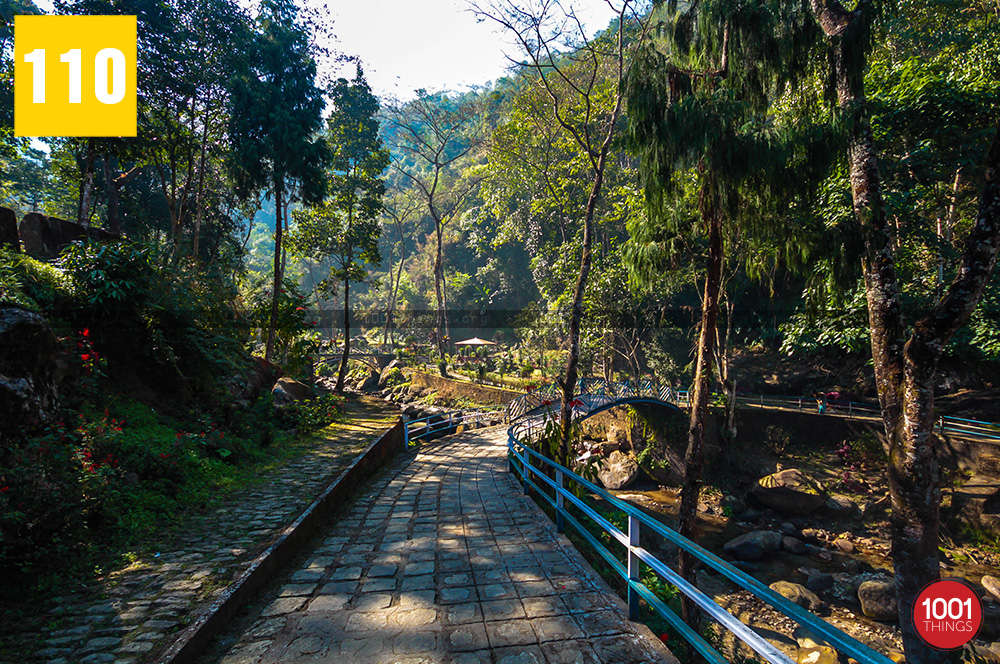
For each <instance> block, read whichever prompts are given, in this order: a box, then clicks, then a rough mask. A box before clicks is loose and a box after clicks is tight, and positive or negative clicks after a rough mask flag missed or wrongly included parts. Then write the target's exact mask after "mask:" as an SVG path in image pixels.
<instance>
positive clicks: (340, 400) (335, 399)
mask: <svg viewBox="0 0 1000 664" xmlns="http://www.w3.org/2000/svg"><path fill="white" fill-rule="evenodd" d="M345 401H346V399H345V398H344V397H342V396H340V395H337V394H322V395H320V396H318V397H316V398H315V399H310V400H307V401H298V402H296V404H295V406H294V413H295V425H296V427H297V428H298V429H299V431H302V432H307V431H316V430H318V429H322V428H324V427H328V426H330V425H331V424H333V423H334V422H339V421H340V420H341V419H342V418H343V414H344V412H343V411H344V402H345Z"/></svg>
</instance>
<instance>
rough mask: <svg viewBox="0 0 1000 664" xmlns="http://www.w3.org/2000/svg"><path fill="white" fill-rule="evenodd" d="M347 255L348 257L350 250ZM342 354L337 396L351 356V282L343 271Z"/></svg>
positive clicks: (341, 388)
mask: <svg viewBox="0 0 1000 664" xmlns="http://www.w3.org/2000/svg"><path fill="white" fill-rule="evenodd" d="M347 255H348V256H350V255H351V253H350V248H348V251H347ZM344 274H345V276H344V354H343V355H342V356H341V358H340V370H339V371H338V372H337V387H336V388H335V391H336V392H337V394H343V393H344V380H345V378H346V376H347V360H348V358H349V357H350V355H351V307H350V304H349V303H350V301H351V297H350V295H351V280H350V272H349V271H348V270H344Z"/></svg>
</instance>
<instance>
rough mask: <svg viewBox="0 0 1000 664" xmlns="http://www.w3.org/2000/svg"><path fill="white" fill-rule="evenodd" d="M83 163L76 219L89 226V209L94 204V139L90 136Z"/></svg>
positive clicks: (79, 222) (82, 224)
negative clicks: (78, 208) (78, 210)
mask: <svg viewBox="0 0 1000 664" xmlns="http://www.w3.org/2000/svg"><path fill="white" fill-rule="evenodd" d="M85 164H86V166H85V168H84V171H83V181H82V182H81V183H80V213H79V218H78V219H77V220H76V221H77V223H78V224H80V225H81V226H86V227H87V228H90V209H91V207H93V204H94V202H93V195H94V139H92V138H91V139H89V140H88V141H87V157H86V161H85Z"/></svg>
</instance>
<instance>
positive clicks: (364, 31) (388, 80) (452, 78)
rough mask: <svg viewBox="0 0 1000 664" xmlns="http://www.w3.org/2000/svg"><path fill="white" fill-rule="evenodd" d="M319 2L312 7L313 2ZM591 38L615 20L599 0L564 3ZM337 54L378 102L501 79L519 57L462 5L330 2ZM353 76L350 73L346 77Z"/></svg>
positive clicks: (403, 0) (461, 1)
mask: <svg viewBox="0 0 1000 664" xmlns="http://www.w3.org/2000/svg"><path fill="white" fill-rule="evenodd" d="M310 1H317V0H310ZM566 4H567V5H568V6H572V7H573V8H575V9H576V10H577V12H578V14H579V15H580V17H581V18H582V19H583V20H584V21H585V23H586V26H587V28H588V29H589V30H591V31H597V30H601V29H603V28H605V27H607V25H608V23H609V21H610V20H611V18H612V16H613V13H612V12H611V11H610V10H609V8H608V6H607V5H606V4H605V3H604V1H603V0H567V2H566ZM328 6H329V8H330V13H331V14H332V16H333V19H334V24H333V31H334V33H336V35H337V38H338V43H339V50H340V51H342V52H343V53H344V54H345V55H357V56H359V57H360V58H361V61H362V65H363V67H364V69H365V75H366V77H367V78H368V83H369V85H371V86H372V89H373V90H374V91H375V92H376V94H379V95H386V94H388V95H392V96H397V97H402V98H407V97H410V96H412V95H413V91H414V90H416V89H418V88H426V89H428V90H431V91H435V90H442V89H452V90H462V89H464V88H466V87H467V86H470V85H481V84H483V83H486V82H487V81H494V80H496V79H498V78H500V77H502V76H504V74H505V70H506V67H507V65H508V60H507V59H506V58H505V57H504V53H505V52H506V53H508V54H510V55H511V56H513V57H517V56H518V51H517V50H516V48H515V47H514V46H513V45H512V43H511V42H510V41H509V40H508V39H507V38H506V37H504V36H503V35H502V33H500V32H498V29H497V27H496V24H495V23H493V22H492V21H479V20H477V17H476V16H475V15H474V14H473V13H472V12H471V11H469V5H468V3H467V2H465V0H367V1H366V2H358V0H331V1H330V3H329V5H328ZM351 73H352V74H353V72H351Z"/></svg>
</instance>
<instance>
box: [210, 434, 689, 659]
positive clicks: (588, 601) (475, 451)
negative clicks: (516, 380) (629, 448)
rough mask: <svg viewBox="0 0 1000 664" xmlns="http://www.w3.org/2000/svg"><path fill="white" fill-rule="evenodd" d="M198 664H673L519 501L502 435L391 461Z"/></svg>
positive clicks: (461, 438)
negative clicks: (298, 562) (297, 564)
mask: <svg viewBox="0 0 1000 664" xmlns="http://www.w3.org/2000/svg"><path fill="white" fill-rule="evenodd" d="M324 534H325V536H326V537H325V539H323V540H322V542H321V543H320V544H319V545H318V546H316V548H315V549H314V550H313V551H312V552H311V555H310V556H308V557H307V558H305V561H304V563H303V564H302V565H301V567H299V568H296V569H292V570H289V573H290V576H289V577H288V578H287V579H286V580H285V582H284V583H281V584H278V585H277V586H276V587H275V589H274V590H273V591H271V594H270V595H268V596H264V597H260V598H258V600H257V601H256V602H255V604H254V606H252V607H251V610H250V615H249V616H248V617H246V618H244V619H243V620H242V625H243V627H242V629H240V630H239V631H234V632H232V633H229V634H224V635H223V636H222V637H220V639H219V640H218V642H217V644H216V647H215V652H214V654H210V655H206V657H205V658H204V660H203V662H205V664H207V663H208V662H214V663H218V664H277V663H282V664H284V663H293V662H294V663H306V662H329V663H334V662H349V663H351V664H367V663H373V664H374V663H383V662H384V663H390V662H391V663H397V664H404V663H406V664H409V663H416V662H426V663H431V662H433V663H439V662H455V663H466V662H468V663H474V662H475V663H478V662H504V663H515V662H517V663H525V664H527V663H530V662H538V663H541V662H608V663H614V664H628V663H630V662H663V661H676V660H674V659H673V658H672V656H671V655H670V654H669V652H667V651H666V650H665V649H664V648H663V646H662V645H661V644H660V643H659V641H658V640H657V639H655V638H653V636H652V635H651V634H650V633H649V631H648V630H647V629H646V628H645V627H641V626H637V625H634V624H632V623H630V622H629V621H628V620H627V619H626V618H625V614H624V613H623V607H624V604H623V602H622V601H621V600H620V599H619V598H618V597H617V596H615V595H614V594H613V593H612V591H611V590H610V589H609V588H608V587H607V586H606V585H605V584H604V583H603V581H601V580H600V579H598V578H597V577H596V576H595V575H594V573H593V571H592V570H591V569H590V567H589V565H587V564H586V562H585V561H584V560H583V559H582V557H580V555H579V553H577V552H576V551H575V550H574V549H573V548H572V546H571V545H569V543H568V541H567V540H565V538H563V537H562V536H557V534H556V533H555V530H554V528H553V527H552V525H551V523H550V522H549V521H548V519H546V518H545V516H544V515H543V514H542V513H541V512H540V510H538V508H537V507H536V506H535V505H534V504H533V503H532V502H531V501H530V500H529V499H527V498H526V497H525V496H524V495H523V494H522V493H521V490H520V485H518V484H516V483H515V482H514V480H513V477H512V475H511V474H510V473H509V472H508V470H507V467H506V433H505V431H504V430H502V429H493V430H489V431H481V432H468V433H465V434H459V435H457V436H451V437H448V438H445V439H443V440H441V441H439V442H437V443H434V444H430V445H428V446H425V447H424V448H423V450H422V451H421V452H420V453H419V454H418V455H416V457H415V458H414V457H412V456H410V455H404V456H402V457H400V458H398V459H397V461H396V462H395V463H394V465H393V466H392V467H391V469H390V470H389V472H387V473H385V474H383V475H382V477H381V478H380V479H379V480H378V481H376V482H375V483H374V484H373V485H371V486H370V487H369V489H368V491H367V493H366V494H365V495H363V496H362V497H361V498H359V499H358V500H357V501H355V502H354V503H353V504H352V505H351V506H350V508H349V509H348V510H347V511H346V512H345V513H344V515H343V516H342V517H341V518H340V519H339V520H338V521H337V522H335V523H332V524H331V525H330V526H329V527H328V531H327V532H326V533H323V534H321V538H322V535H324Z"/></svg>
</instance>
